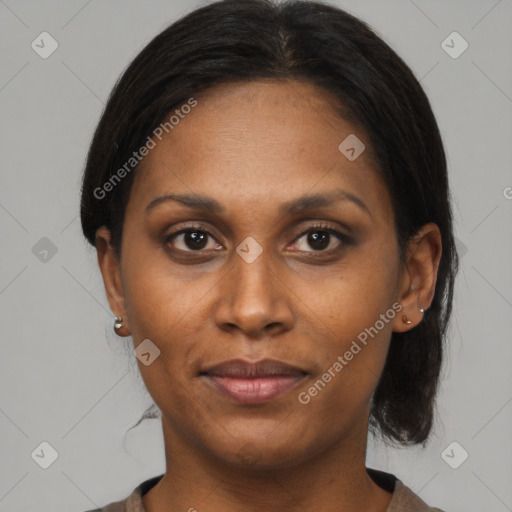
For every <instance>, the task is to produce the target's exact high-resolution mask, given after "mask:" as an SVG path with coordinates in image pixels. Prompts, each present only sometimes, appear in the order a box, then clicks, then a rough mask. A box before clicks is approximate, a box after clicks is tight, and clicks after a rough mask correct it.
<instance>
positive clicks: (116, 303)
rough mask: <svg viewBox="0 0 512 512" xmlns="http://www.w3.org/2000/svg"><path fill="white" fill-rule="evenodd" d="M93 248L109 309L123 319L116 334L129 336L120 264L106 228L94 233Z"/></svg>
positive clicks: (103, 227)
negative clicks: (94, 247) (96, 256)
mask: <svg viewBox="0 0 512 512" xmlns="http://www.w3.org/2000/svg"><path fill="white" fill-rule="evenodd" d="M95 246H96V251H97V255H98V265H99V267H100V270H101V275H102V277H103V284H104V286H105V292H106V295H107V299H108V303H109V304H110V309H111V310H112V312H113V313H114V315H115V316H118V317H121V318H122V319H123V327H122V328H121V329H120V330H119V332H118V334H119V335H120V336H129V334H130V327H129V323H128V316H127V313H126V304H125V297H124V290H123V283H122V279H121V264H120V261H119V260H118V258H117V256H116V254H115V251H114V248H113V247H112V245H111V234H110V230H109V229H108V228H107V227H105V226H102V227H100V228H98V230H97V231H96V239H95ZM116 332H117V331H116Z"/></svg>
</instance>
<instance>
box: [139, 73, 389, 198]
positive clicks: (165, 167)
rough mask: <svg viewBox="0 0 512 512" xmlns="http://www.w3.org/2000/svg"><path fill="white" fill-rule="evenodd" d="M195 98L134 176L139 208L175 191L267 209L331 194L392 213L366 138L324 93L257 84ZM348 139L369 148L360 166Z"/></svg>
mask: <svg viewBox="0 0 512 512" xmlns="http://www.w3.org/2000/svg"><path fill="white" fill-rule="evenodd" d="M195 99H196V101H197V105H196V106H195V107H194V108H192V109H190V111H189V113H187V114H184V113H182V114H181V116H180V118H179V121H178V122H177V123H176V124H175V125H174V126H173V128H172V130H171V131H169V133H165V132H164V135H163V137H162V140H161V141H159V140H158V139H154V140H155V141H156V146H155V147H154V149H152V150H151V151H150V152H149V154H148V155H147V156H146V157H145V158H144V160H143V162H142V165H141V166H140V168H139V169H138V170H137V172H136V176H135V180H134V184H133V190H132V194H131V195H133V201H134V202H140V205H139V206H140V207H142V206H143V204H142V203H144V202H145V203H146V204H147V202H148V201H150V200H151V199H153V198H154V197H155V196H157V195H161V194H162V193H171V192H176V191H178V192H181V193H194V192H197V193H207V194H208V195H214V196H215V197H218V198H219V201H220V202H230V203H234V202H240V203H241V202H243V201H246V203H245V204H247V201H248V200H249V199H254V200H255V201H259V204H263V203H265V202H268V200H269V198H270V197H271V198H272V199H273V200H274V201H276V202H278V203H282V202H285V201H286V200H288V199H289V197H290V196H291V195H301V194H304V193H306V192H319V191H322V190H328V189H330V188H333V187H336V188H340V187H342V188H345V189H347V190H348V191H349V192H351V193H354V194H357V195H363V196H365V197H366V198H367V199H368V200H369V201H372V200H373V202H375V201H377V202H380V203H382V206H383V207H384V208H385V207H389V204H387V205H386V200H387V199H389V198H386V194H387V191H386V190H385V187H384V185H383V182H382V180H381V178H380V176H379V173H378V172H377V170H376V165H375V160H374V158H373V154H372V148H371V146H370V142H369V140H368V137H367V135H366V133H365V132H364V130H363V129H362V127H361V126H359V125H354V124H353V123H351V122H349V121H347V120H346V119H343V118H342V117H341V116H340V115H339V113H338V111H337V107H338V105H339V104H338V103H336V100H335V99H334V98H333V97H331V96H330V95H329V94H327V93H326V92H324V91H323V90H321V89H319V88H317V87H315V86H314V85H311V84H307V83H300V82H276V81H258V82H249V83H238V84H223V85H221V86H217V87H214V88H212V89H210V90H208V91H207V92H206V93H204V94H201V95H198V96H196V97H195ZM176 108H177V109H178V110H179V109H180V107H179V106H178V107H176ZM188 110H189V109H186V111H188ZM170 114H172V113H170ZM169 117H170V115H169V116H167V118H169ZM177 119H178V118H176V119H175V121H176V120H177ZM354 136H355V137H357V139H353V137H354ZM347 137H349V139H348V140H349V141H354V140H355V141H357V140H359V141H361V143H363V144H364V151H363V152H362V153H361V154H360V155H359V156H358V157H357V158H356V159H355V160H350V159H349V158H347V156H346V155H345V154H344V153H343V152H342V151H340V149H339V146H340V144H341V143H343V141H344V140H347ZM356 144H357V142H356ZM361 147H362V146H361ZM356 149H357V148H356ZM379 198H380V199H379ZM130 201H132V200H131V199H130Z"/></svg>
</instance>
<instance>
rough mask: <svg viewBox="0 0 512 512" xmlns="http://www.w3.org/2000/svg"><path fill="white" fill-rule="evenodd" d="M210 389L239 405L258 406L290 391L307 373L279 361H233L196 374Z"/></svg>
mask: <svg viewBox="0 0 512 512" xmlns="http://www.w3.org/2000/svg"><path fill="white" fill-rule="evenodd" d="M199 375H200V376H201V377H204V378H205V380H206V381H207V382H209V383H210V384H211V385H212V386H213V388H214V389H216V390H217V391H220V392H222V393H223V394H224V395H227V396H229V397H230V398H232V399H234V400H235V401H237V402H240V403H246V404H250V403H262V402H266V401H268V400H271V399H273V398H276V397H278V396H280V395H282V394H284V393H286V392H287V391H290V390H291V389H293V388H294V387H296V385H297V384H298V383H299V381H300V380H302V379H303V378H304V377H305V376H306V375H308V372H306V371H305V370H302V369H300V368H297V367H295V366H291V365H288V364H286V363H283V362H281V361H277V360H271V359H265V360H262V361H258V362H256V363H251V362H248V361H244V360H242V359H234V360H231V361H225V362H223V363H221V364H218V365H215V366H212V367H209V368H207V369H206V370H204V371H202V372H200V374H199Z"/></svg>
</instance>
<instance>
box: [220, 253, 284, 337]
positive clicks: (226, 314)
mask: <svg viewBox="0 0 512 512" xmlns="http://www.w3.org/2000/svg"><path fill="white" fill-rule="evenodd" d="M264 253H265V251H263V253H262V254H261V255H260V256H259V257H258V258H257V259H256V260H255V261H252V262H251V263H248V262H247V261H245V260H244V259H243V258H242V257H240V256H239V255H238V254H234V255H233V257H234V260H235V261H234V262H233V265H232V266H231V269H230V272H228V274H227V275H226V276H225V277H224V279H222V281H221V288H222V289H221V290H220V291H221V294H222V296H221V299H220V303H219V304H218V305H217V308H216V311H215V322H216V325H217V326H218V327H219V328H220V329H222V330H224V331H228V332H234V331H236V330H239V331H242V332H243V333H244V334H245V335H246V336H247V337H249V338H252V339H258V338H262V337H266V336H269V335H276V334H279V333H281V332H285V331H287V330H290V329H291V328H292V326H293V323H294V315H293V309H292V307H291V304H290V297H291V296H293V294H292V293H291V291H290V289H289V287H288V286H287V285H286V284H285V282H284V280H283V278H282V277H280V276H278V274H277V273H276V271H275V270H274V269H272V268H271V262H270V259H269V258H267V257H266V255H265V254H264Z"/></svg>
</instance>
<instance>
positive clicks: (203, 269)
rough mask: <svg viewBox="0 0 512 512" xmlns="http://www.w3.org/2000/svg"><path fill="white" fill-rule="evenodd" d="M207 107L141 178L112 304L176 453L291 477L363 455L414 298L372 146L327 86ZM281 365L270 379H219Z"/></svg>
mask: <svg viewBox="0 0 512 512" xmlns="http://www.w3.org/2000/svg"><path fill="white" fill-rule="evenodd" d="M196 99H197V106H195V107H194V108H193V109H191V112H190V113H189V114H188V115H186V116H184V118H183V119H181V120H180V122H179V124H177V125H176V126H174V128H173V129H172V131H171V132H170V133H169V134H168V135H166V136H165V137H164V138H163V139H162V141H158V140H157V139H155V140H156V142H157V144H156V147H154V149H152V150H151V151H150V152H149V154H148V155H147V156H146V157H145V159H144V161H143V164H142V167H141V168H140V169H139V170H138V171H137V175H136V177H135V180H134V183H133V188H132V190H131V195H130V199H129V203H128V206H127V210H126V216H125V223H124V227H123V243H122V252H121V265H120V269H119V276H120V280H119V290H120V292H119V295H118V296H115V294H114V293H109V300H110V303H111V305H112V307H113V309H114V310H115V313H117V314H121V315H122V316H123V318H124V321H125V324H126V325H128V326H129V329H130V331H131V333H132V336H133V340H134V345H135V347H137V346H139V345H140V344H141V342H143V340H150V341H151V343H150V344H148V342H147V341H146V342H145V343H146V345H144V346H143V347H144V352H148V351H149V352H150V354H153V355H149V356H147V355H146V356H144V357H145V358H146V359H147V360H148V361H152V362H150V364H148V365H146V364H143V363H142V362H141V361H139V362H138V364H139V368H140V371H141V374H142V377H143V379H144V382H145V384H146V386H147V388H148V391H149V393H150V394H151V396H152V398H153V399H154V401H155V402H156V404H157V405H158V407H159V408H160V410H161V411H162V418H163V428H164V435H165V437H166V440H167V441H168V442H170V443H171V442H172V443H182V444H184V445H187V446H189V447H195V448H197V449H198V450H200V451H201V452H202V453H204V454H208V455H210V456H213V457H215V458H216V459H218V460H223V461H225V462H229V463H233V464H241V463H243V462H244V461H245V463H247V462H248V461H250V463H251V464H258V465H260V466H261V467H274V468H276V467H286V466H287V465H292V464H295V463H297V462H300V461H304V460H307V459H308V458H311V457H314V456H315V455H316V454H320V453H322V452H324V451H325V450H327V449H328V448H330V447H333V446H334V445H336V444H339V443H347V444H349V443H350V442H352V441H354V440H355V439H358V440H360V439H362V438H364V439H366V437H365V436H366V432H367V426H368V416H369V407H370V399H371V396H372V393H373V391H374V389H375V387H376V385H377V382H378V379H379V376H380V374H381V371H382V369H383V365H384V362H385V358H386V354H387V350H388V345H389V341H390V337H391V333H392V331H393V330H399V327H398V326H399V324H401V323H402V320H401V316H402V314H401V313H400V314H398V313H396V314H395V309H393V307H392V306H393V304H395V308H396V303H397V301H398V300H399V299H400V294H401V293H402V291H403V289H404V287H405V286H407V288H408V282H407V284H406V281H407V279H406V276H405V273H406V272H405V270H404V269H402V267H401V265H400V261H399V254H398V247H397V239H396V233H395V230H394V217H393V210H392V206H391V200H390V197H389V194H388V192H387V189H386V187H385V185H384V183H383V182H382V181H381V179H380V178H379V176H378V174H377V172H376V169H375V168H374V165H373V163H372V160H371V158H370V150H371V148H370V144H369V141H368V140H367V136H366V134H365V133H364V132H363V131H362V130H361V129H360V128H358V127H356V126H354V125H352V124H350V123H348V122H346V121H344V120H342V119H340V118H339V117H338V116H336V115H335V114H334V111H333V104H332V103H330V101H329V98H328V96H326V95H325V94H324V93H322V91H320V90H318V89H316V88H315V87H314V86H312V85H307V84H302V83H297V82H287V83H277V82H252V83H246V84H241V85H233V84H230V85H226V86H220V87H216V88H214V89H211V90H210V91H209V92H208V93H206V94H204V95H202V96H197V97H196ZM164 133H165V132H164ZM351 134H353V135H355V136H356V137H357V138H358V139H359V140H360V141H362V142H363V143H364V144H365V145H366V149H365V150H364V151H363V152H362V153H361V154H360V155H359V156H358V157H357V158H355V159H354V158H353V156H357V152H358V150H360V149H361V148H362V146H356V147H355V151H354V152H352V151H351V150H350V147H351V146H353V142H352V145H351V144H348V142H347V143H346V144H348V150H347V148H346V147H345V149H344V153H343V152H342V151H341V150H340V149H339V146H340V143H342V141H344V140H345V139H346V138H347V137H349V136H351ZM350 140H351V139H349V141H350ZM352 140H354V139H352ZM357 144H359V143H357ZM343 147H344V146H342V149H343ZM352 153H354V154H352ZM347 156H350V159H349V158H348V157H347ZM170 194H174V195H176V196H187V197H186V198H184V199H183V200H180V198H179V197H178V198H177V199H171V198H167V199H159V198H162V197H165V196H168V195H170ZM310 196H314V199H312V200H309V201H308V200H306V199H305V198H306V197H310ZM318 225H320V227H318ZM315 226H317V227H315ZM185 229H188V230H189V232H188V233H183V232H182V230H185ZM180 232H181V233H180ZM384 317H385V318H384ZM376 325H377V327H375V326H376ZM370 328H371V329H370ZM365 329H368V330H367V331H365ZM370 332H371V333H372V334H371V335H370V334H369V333H370ZM363 333H366V344H364V343H363V342H362V339H364V338H365V335H364V334H363ZM354 341H355V342H356V344H357V346H359V350H357V348H356V345H354V343H353V342H354ZM153 345H154V346H156V347H158V350H159V351H160V354H159V355H158V356H157V357H156V358H154V353H153V350H154V347H153ZM148 347H149V349H148ZM152 347H153V348H152ZM348 352H350V353H351V354H352V357H350V354H347V353H348ZM153 358H154V360H153ZM268 359H271V360H274V361H277V362H278V364H276V365H274V366H272V365H270V366H272V368H271V367H262V368H261V369H262V370H263V373H262V374H257V375H256V377H257V378H256V377H255V374H245V373H244V371H245V370H246V368H244V367H243V365H242V366H241V367H240V366H237V365H236V364H233V365H231V366H230V364H227V365H226V366H225V367H224V368H222V367H220V368H218V369H217V371H215V370H213V369H212V368H213V367H215V366H217V365H219V364H221V363H225V362H226V363H229V362H230V361H232V360H242V361H243V362H245V363H251V362H259V361H261V360H268ZM342 361H343V363H342ZM146 362H147V361H146ZM336 363H338V365H336ZM284 365H289V366H284ZM340 366H341V368H340ZM290 367H291V368H290ZM265 370H266V371H265ZM272 371H273V372H274V373H272ZM269 372H270V373H269ZM326 373H327V374H329V375H330V379H329V377H328V376H327V377H326V376H325V374H326ZM277 374H279V375H280V376H279V375H277ZM242 377H244V378H242ZM319 380H320V381H322V382H323V385H322V382H320V383H319V382H318V381H319ZM315 383H316V387H315ZM315 390H316V392H315Z"/></svg>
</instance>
